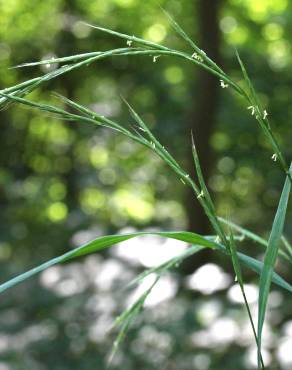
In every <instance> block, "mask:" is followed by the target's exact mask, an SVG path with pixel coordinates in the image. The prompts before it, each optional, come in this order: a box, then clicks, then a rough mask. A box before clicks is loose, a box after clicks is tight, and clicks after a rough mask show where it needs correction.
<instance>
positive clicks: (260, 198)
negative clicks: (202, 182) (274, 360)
mask: <svg viewBox="0 0 292 370" xmlns="http://www.w3.org/2000/svg"><path fill="white" fill-rule="evenodd" d="M160 4H161V5H162V6H164V7H165V8H166V9H167V10H168V11H169V12H170V13H171V14H172V15H173V16H174V17H175V18H176V19H177V20H178V21H179V22H180V24H181V25H182V26H183V27H184V28H185V29H186V31H187V32H188V33H189V34H190V35H191V36H192V37H193V39H195V40H196V38H197V37H198V35H199V32H200V30H199V29H198V27H197V23H198V22H197V20H198V12H197V1H195V2H192V1H187V0H182V1H174V0H169V1H160ZM82 21H86V22H88V23H93V24H99V25H102V26H106V27H108V28H113V29H117V30H119V31H120V32H125V33H128V34H135V35H142V36H143V37H146V38H147V39H149V40H152V41H155V42H160V43H165V44H171V45H173V46H175V47H177V48H181V49H184V48H185V45H184V44H183V42H182V41H181V40H180V39H179V38H178V36H177V35H176V34H175V32H174V31H173V30H172V29H171V27H170V25H169V23H168V21H167V19H166V18H165V16H164V15H163V13H162V12H161V11H160V9H159V8H158V6H157V1H156V0H155V1H154V0H153V1H152V0H149V1H147V2H141V1H138V0H107V1H103V0H95V1H85V0H67V1H65V0H47V1H36V0H9V1H4V0H0V40H1V42H0V62H1V64H0V66H1V68H0V83H1V86H2V88H4V87H7V86H10V85H13V84H16V83H18V82H21V81H24V80H26V79H28V78H32V77H34V76H38V75H40V74H42V73H44V72H46V71H48V70H50V69H51V68H54V65H45V66H42V67H40V68H39V67H36V68H22V69H11V68H10V67H12V66H14V65H17V64H19V63H23V62H27V61H36V60H40V59H46V58H48V57H49V56H65V55H70V54H78V53H82V52H89V51H97V50H106V49H109V48H113V47H114V46H115V47H120V46H123V45H124V44H123V41H121V40H119V39H115V38H112V37H110V36H108V35H105V34H100V33H99V32H97V31H96V30H93V29H91V28H89V27H87V26H86V25H84V23H82ZM220 29H221V32H222V37H223V42H222V45H221V48H222V54H223V60H224V63H223V64H224V68H225V69H226V70H228V72H229V73H230V74H231V75H232V76H233V77H234V78H235V79H237V80H241V79H242V76H241V73H240V68H239V66H238V65H237V61H236V58H235V55H234V47H236V48H237V49H238V50H239V52H240V54H241V57H242V59H243V60H244V62H245V63H246V65H247V67H248V69H249V72H250V76H251V78H252V79H253V81H254V82H255V86H256V88H257V89H258V91H259V93H260V95H261V98H262V101H263V103H264V105H265V106H266V107H267V110H268V112H269V115H270V118H271V121H272V124H273V127H274V129H275V132H276V134H277V138H278V139H279V141H280V143H281V145H282V149H283V151H284V153H285V154H286V156H287V157H288V158H291V157H292V148H291V137H292V128H291V124H290V121H291V119H292V109H291V107H290V102H291V101H292V91H291V83H292V77H291V73H290V70H291V66H292V58H291V55H292V54H291V41H290V40H291V36H292V4H291V2H289V1H288V0H226V1H222V4H221V14H220ZM9 68H10V69H9ZM196 73H197V71H196V69H194V67H193V66H191V65H186V64H185V63H183V62H181V61H180V60H176V61H175V60H173V59H168V58H167V57H160V58H158V59H157V62H156V63H155V64H154V63H153V61H152V59H150V58H143V57H137V58H131V59H129V58H127V57H123V58H119V57H114V58H112V59H107V60H105V61H99V62H98V63H97V64H94V65H91V66H89V67H88V68H85V69H81V70H78V71H74V72H73V73H71V74H70V75H66V76H64V77H62V78H61V79H57V80H54V81H51V82H50V83H48V84H47V86H43V87H42V89H38V90H37V91H35V92H33V93H32V94H31V96H32V97H33V98H34V99H36V100H43V101H44V100H46V101H51V100H54V101H55V98H54V97H52V95H51V91H57V92H59V93H61V94H64V95H66V96H67V97H69V98H72V99H74V100H76V101H78V102H80V103H82V104H86V105H88V106H90V107H92V108H93V109H95V110H96V111H97V112H99V113H101V114H104V115H108V116H111V117H115V118H117V117H118V118H119V120H121V121H124V122H125V123H127V121H128V120H129V116H128V113H127V109H125V108H124V107H123V105H122V104H121V100H120V98H119V95H123V96H126V97H127V99H128V100H129V101H130V102H131V104H132V105H133V106H134V107H135V109H136V110H137V111H138V112H139V113H141V114H142V116H143V118H144V119H145V121H146V122H147V123H148V124H149V126H150V127H151V128H152V129H153V130H154V131H155V132H156V133H157V136H158V137H160V138H161V140H162V142H164V143H165V144H166V145H167V146H168V147H169V149H170V150H171V151H172V152H174V153H175V154H176V156H177V157H179V158H180V161H181V162H182V163H184V162H186V156H187V155H188V153H189V151H190V133H189V132H188V129H187V127H188V119H189V116H190V113H191V111H192V107H193V105H194V102H195V101H196V96H197V94H200V91H197V89H196V85H197V81H196ZM246 108H247V107H246V106H245V105H243V102H242V101H241V100H240V99H239V98H238V97H236V96H234V95H231V94H229V92H228V91H226V90H222V91H221V94H220V103H219V105H218V114H217V122H216V130H215V131H214V132H213V133H212V136H211V138H210V142H209V144H208V145H210V148H211V149H212V150H213V151H214V152H215V158H214V162H213V166H212V167H213V168H212V174H211V176H210V178H209V181H208V183H209V186H210V189H211V191H212V193H213V194H214V197H215V201H216V204H217V207H218V210H219V213H220V214H221V215H223V216H224V217H225V216H227V217H228V218H231V219H233V220H235V221H237V222H239V223H241V224H242V225H246V226H248V227H251V228H252V229H253V230H254V231H257V232H259V233H261V235H264V236H265V234H266V232H267V230H269V228H270V225H271V223H272V219H273V214H274V211H275V208H276V206H277V203H278V199H279V192H280V190H281V187H282V182H283V175H282V173H281V171H280V170H279V169H278V168H277V166H276V165H275V164H274V162H273V161H272V160H271V158H270V154H269V153H270V152H269V150H267V149H268V144H267V142H266V140H265V138H264V137H263V136H262V134H261V133H260V131H259V130H258V127H257V126H256V125H255V123H254V121H253V120H252V118H251V117H250V115H249V114H248V112H247V110H246ZM1 116H2V119H1V136H0V144H1V145H0V158H1V162H0V204H1V216H0V217H1V222H0V266H1V273H0V275H1V279H2V280H4V279H6V278H7V277H8V276H11V275H12V274H15V273H18V272H20V271H22V270H24V269H26V268H27V267H28V266H32V265H34V264H37V263H38V262H41V261H44V260H46V259H48V258H50V257H53V256H55V255H56V254H60V253H63V252H65V251H66V250H68V248H69V247H72V246H73V245H74V236H76V235H77V234H78V233H80V231H81V230H91V233H92V236H96V235H99V234H104V233H108V232H115V231H117V230H120V229H121V228H124V227H128V226H133V227H136V228H138V229H139V228H145V227H163V228H168V229H176V228H177V229H180V228H184V227H186V224H187V214H186V211H185V207H184V203H183V199H184V192H185V189H184V186H183V184H181V183H180V182H178V181H177V179H175V178H174V177H173V176H172V174H171V173H170V172H169V171H168V170H167V169H166V168H165V166H164V165H163V164H162V163H161V161H160V160H159V159H158V158H156V157H154V155H153V154H151V153H149V152H147V150H146V149H144V148H142V147H139V146H138V145H136V144H133V143H130V142H129V141H128V140H127V139H125V138H123V137H120V136H118V135H115V134H114V133H112V132H108V131H105V130H103V129H102V130H96V129H95V128H93V127H89V126H88V127H84V126H81V125H78V123H71V122H60V121H57V120H56V119H55V118H53V117H49V116H44V115H41V114H39V113H38V112H35V111H31V110H26V109H23V108H21V107H18V106H13V107H10V108H9V109H7V110H5V111H2V112H1ZM174 137H175V138H176V139H175V140H173V138H174ZM288 219H291V207H290V210H288ZM194 231H195V230H194ZM286 234H287V236H288V238H289V237H290V238H291V237H292V228H291V225H290V224H289V223H288V224H287V228H286ZM78 235H79V234H78ZM145 248H147V245H145ZM246 248H248V250H249V252H250V253H255V254H256V253H257V251H254V246H253V245H246ZM99 258H100V259H99V260H98V261H99V262H98V263H101V262H100V261H101V260H103V258H105V257H104V256H103V257H99ZM218 258H219V257H218ZM111 259H112V257H111ZM106 261H107V260H106V259H104V263H107V262H106ZM92 263H93V262H92ZM221 263H222V264H223V266H224V263H223V262H222V261H221ZM97 265H98V264H97ZM74 266H75V265H72V268H74ZM76 266H77V264H76ZM98 266H99V265H98ZM225 268H227V269H229V268H230V266H225ZM80 269H82V267H81V265H79V264H78V268H77V267H76V273H80V271H79V270H80ZM129 269H130V268H129ZM280 269H281V271H282V274H283V275H284V276H286V277H288V273H289V271H288V266H285V265H281V266H280ZM134 270H135V269H134ZM123 272H124V270H123ZM175 275H176V278H177V279H178V281H180V279H181V277H180V275H179V274H178V273H176V274H175ZM290 275H291V274H290ZM124 280H125V281H127V276H125V277H124V278H122V277H121V281H119V282H118V285H117V286H118V287H120V286H122V285H123V284H122V283H124V284H126V283H125V282H124ZM181 287H182V286H181ZM109 292H110V291H109ZM111 294H113V297H116V298H115V300H114V298H112V297H111ZM115 294H116V295H114V293H108V294H106V293H105V292H103V291H102V289H101V293H100V295H101V296H102V297H104V299H106V300H107V301H106V303H103V304H104V306H105V311H107V310H110V311H111V315H113V314H117V313H118V312H120V309H121V304H120V303H119V304H117V302H120V301H119V300H121V299H122V297H123V295H122V294H120V293H117V292H116V293H115ZM220 294H221V296H222V293H220ZM96 295H97V293H96V292H95V291H94V288H93V287H92V285H90V284H89V285H88V286H87V288H86V289H85V290H84V292H82V294H81V293H80V294H79V295H78V294H77V295H76V297H70V298H66V297H65V298H64V297H63V296H62V297H61V298H60V297H59V296H58V295H57V294H54V293H52V292H51V291H50V290H48V289H46V287H44V286H41V285H40V282H39V281H38V282H37V281H33V282H31V283H27V284H25V285H24V286H23V287H20V288H17V289H15V291H14V292H13V293H11V292H9V293H7V294H5V295H3V296H2V297H1V302H0V304H1V308H2V310H3V315H2V319H1V320H0V359H1V361H2V362H3V365H2V364H1V361H0V369H1V370H2V368H3V370H5V369H6V368H7V369H10V368H11V369H16V370H18V369H24V370H25V369H52V368H54V370H58V369H62V370H63V369H64V370H65V369H69V368H70V369H71V368H74V369H93V368H95V369H103V368H104V366H105V365H104V364H103V363H104V359H105V353H106V351H107V350H108V349H109V347H110V343H111V340H112V338H111V337H110V336H108V337H104V338H103V337H102V335H101V339H100V342H99V340H92V338H91V339H90V336H89V339H88V338H87V334H88V331H87V330H88V328H89V327H90V323H92V322H93V321H94V318H95V315H96V314H97V311H94V310H93V312H91V311H90V312H89V313H88V312H87V311H86V309H85V308H84V306H83V302H85V300H86V299H90V297H91V299H93V298H92V297H96ZM195 298H196V300H194V296H193V295H192V294H191V293H190V292H188V291H184V290H183V289H182V291H181V293H179V295H178V297H177V298H176V299H175V300H174V302H173V304H172V303H171V307H168V308H165V307H164V306H162V307H161V308H155V310H154V309H153V311H150V312H147V313H146V314H145V317H143V318H141V319H139V320H140V321H138V324H139V325H137V326H135V328H134V330H133V331H131V332H130V334H129V342H128V343H132V344H131V345H132V347H131V348H133V347H135V346H136V348H142V349H141V353H140V352H138V353H136V352H135V351H134V350H132V349H130V350H128V352H127V349H124V352H122V353H121V354H120V356H121V358H122V360H123V361H122V360H121V361H122V363H123V365H119V366H118V365H117V368H120V369H121V368H123V369H124V368H125V369H138V368H141V369H150V368H153V366H154V365H155V366H157V364H158V365H159V366H161V368H163V366H165V369H169V370H170V369H191V368H194V369H199V370H200V369H202V370H204V369H207V368H210V369H211V368H212V369H219V368H220V369H233V368H234V366H233V365H232V364H234V363H235V361H239V363H238V366H236V368H237V369H245V368H246V367H245V366H247V365H245V364H244V362H243V360H241V357H240V356H241V350H240V346H238V345H234V346H232V347H230V348H231V349H230V348H229V347H228V348H229V349H225V352H224V350H223V351H222V352H220V351H219V352H216V350H215V349H214V348H213V349H212V351H213V352H212V356H211V357H212V361H213V362H212V363H211V364H210V363H209V362H208V361H209V357H206V356H207V355H206V353H205V352H204V351H203V352H202V353H201V356H203V357H201V362H200V361H199V360H196V361H197V362H193V361H195V360H193V359H192V356H193V348H192V347H191V346H190V345H189V344H186V343H185V340H184V338H186V337H187V335H189V334H190V332H191V331H194V329H199V328H200V326H201V323H200V322H199V321H200V320H199V318H198V316H196V317H194V313H195V312H196V309H198V308H199V307H200V305H202V304H204V302H205V301H206V298H205V297H202V296H200V295H199V294H197V295H195ZM221 298H222V299H223V297H221ZM96 299H97V298H96ZM208 299H209V298H208ZM213 299H214V300H216V302H217V303H216V304H219V303H218V301H217V298H213ZM114 302H116V306H115V307H114V309H112V308H110V307H112V306H113V305H114ZM214 302H215V301H214ZM220 304H221V303H220ZM93 305H94V304H93ZM97 306H98V305H97ZM163 310H164V311H163ZM167 310H169V313H168V314H167ZM85 311H86V312H87V313H86V314H85ZM172 311H174V312H172ZM222 311H223V312H229V313H230V315H231V316H232V317H235V320H238V315H239V312H241V311H240V310H239V309H237V310H235V308H232V307H230V304H229V303H227V302H225V308H224V310H223V308H222ZM290 312H291V304H290ZM288 314H289V306H288V307H286V308H285V307H283V308H282V311H281V313H278V315H280V318H278V322H277V320H276V322H275V324H277V325H280V324H281V323H282V322H284V321H285V317H286V316H287V315H288ZM5 315H6V316H5ZM159 315H161V316H159ZM172 315H173V316H172ZM226 316H228V315H226ZM3 317H4V319H3ZM5 317H8V318H7V319H5ZM160 317H162V318H163V319H161V321H160V322H159V320H160ZM172 317H173V318H175V319H173V318H172ZM149 322H150V324H149ZM104 323H105V324H104V325H107V326H108V327H109V326H110V322H109V317H106V316H105V318H104ZM143 324H145V326H143ZM38 325H39V327H38ZM42 325H43V328H42ZM149 325H150V326H149ZM141 326H142V330H144V334H145V332H146V334H145V335H146V336H149V335H150V337H151V335H154V334H153V332H155V331H159V330H160V331H162V332H163V331H165V333H166V332H167V333H168V334H165V335H166V336H167V335H168V337H167V338H168V339H167V340H168V341H175V337H176V336H177V337H178V338H182V340H183V343H184V345H183V344H181V343H180V342H179V341H177V342H176V343H175V345H172V346H169V347H167V348H172V349H171V350H169V352H167V351H166V352H165V353H166V355H164V357H163V356H162V357H163V358H162V359H161V358H160V359H159V360H157V361H158V362H157V363H154V364H153V363H152V362H151V350H150V349H149V348H148V347H147V345H146V347H145V348H144V347H143V345H145V343H144V344H143V345H142V344H141V343H140V347H139V343H138V344H137V341H139V340H140V341H142V339H141V338H143V333H142V334H141V330H140V328H141ZM44 328H45V329H44ZM149 328H150V329H151V330H152V332H151V330H150V329H149ZM34 330H35V332H36V333H42V330H43V332H46V330H47V333H49V334H48V335H47V337H46V338H47V339H46V340H44V339H41V338H42V336H40V337H38V336H37V335H36V336H35V337H34V336H33V334H31V333H33V331H34ZM139 330H140V331H139ZM147 330H148V334H147ZM149 330H150V331H149ZM25 331H26V332H27V333H28V334H27V335H26V336H25V334H23V333H25ZM29 333H30V334H29ZM137 333H138V334H137ZM149 333H150V334H149ZM151 333H152V334H151ZM5 335H6V337H7V336H11V338H12V336H14V337H13V338H15V341H17V340H18V339H17V338H22V339H21V340H22V341H24V343H23V345H22V346H21V345H19V346H18V347H17V346H16V347H15V348H14V347H13V346H12V345H10V346H8V348H6V347H5V344H3V345H2V347H3V346H4V347H3V348H2V347H1V343H6V342H5ZM141 335H142V336H141ZM161 335H162V334H161ZM97 336H98V335H97ZM44 337H45V336H44ZM154 337H155V335H154ZM1 338H2V341H1ZM25 338H26V339H25ZM27 338H40V339H39V340H38V339H35V340H31V342H29V340H28V339H27ZM155 338H156V337H155ZM19 340H20V339H19ZM26 340H27V345H26V344H25V341H26ZM167 340H166V342H167ZM162 342H163V341H162ZM9 343H10V342H9ZM163 343H164V342H163ZM137 346H138V347H137ZM141 346H142V347H141ZM143 348H144V349H143ZM158 352H159V351H158ZM207 352H208V351H207ZM161 353H164V352H163V350H161V352H160V355H161ZM158 354H159V353H158ZM199 354H200V353H199ZM204 356H205V357H204ZM128 357H129V358H128ZM158 358H159V356H158ZM167 358H168V359H172V360H171V361H170V360H169V361H167ZM206 358H208V361H207V360H206ZM204 359H205V360H206V361H207V363H208V364H209V365H207V366H210V367H205V368H204V365H202V364H204V363H206V361H205V360H204ZM159 361H160V362H159ZM204 361H205V362H204ZM163 363H164V365H163V366H162V364H163ZM200 363H201V365H200ZM1 366H2V367H1ZM5 366H6V367H5ZM200 366H201V367H200ZM211 366H213V367H211Z"/></svg>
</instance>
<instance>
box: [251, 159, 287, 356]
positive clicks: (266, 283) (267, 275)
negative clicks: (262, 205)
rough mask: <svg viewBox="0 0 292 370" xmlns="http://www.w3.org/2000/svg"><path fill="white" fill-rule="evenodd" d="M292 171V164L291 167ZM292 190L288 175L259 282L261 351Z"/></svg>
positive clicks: (259, 337)
mask: <svg viewBox="0 0 292 370" xmlns="http://www.w3.org/2000/svg"><path fill="white" fill-rule="evenodd" d="M290 171H292V164H291V167H290ZM290 190H291V182H290V180H289V177H288V175H287V177H286V180H285V184H284V187H283V191H282V194H281V198H280V201H279V205H278V209H277V212H276V215H275V218H274V222H273V226H272V231H271V234H270V238H269V242H268V247H267V250H266V253H265V258H264V266H263V269H262V272H261V275H260V284H259V307H258V339H259V351H260V349H261V339H262V330H263V325H264V320H265V313H266V308H267V302H268V297H269V291H270V285H271V280H272V274H273V268H274V265H275V263H276V259H277V255H278V250H279V245H280V240H281V236H282V234H283V228H284V222H285V218H286V210H287V205H288V200H289V194H290Z"/></svg>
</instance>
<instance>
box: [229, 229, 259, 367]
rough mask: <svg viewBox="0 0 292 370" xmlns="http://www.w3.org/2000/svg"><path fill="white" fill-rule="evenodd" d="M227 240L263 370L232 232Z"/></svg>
mask: <svg viewBox="0 0 292 370" xmlns="http://www.w3.org/2000/svg"><path fill="white" fill-rule="evenodd" d="M229 240H230V243H229V245H230V253H231V261H232V265H233V268H234V272H235V275H236V278H237V281H238V284H239V287H240V290H241V294H242V296H243V299H244V304H245V307H246V310H247V314H248V318H249V322H250V324H251V327H252V332H253V335H254V338H255V342H256V345H257V348H258V351H259V354H260V366H261V368H262V369H264V368H265V365H264V361H263V359H262V355H261V352H260V349H259V341H258V337H257V334H256V330H255V325H254V322H253V318H252V315H251V311H250V308H249V304H248V301H247V298H246V294H245V289H244V282H243V277H242V272H241V267H240V263H239V258H238V255H237V252H236V246H235V242H234V238H233V233H232V231H231V232H230V239H229Z"/></svg>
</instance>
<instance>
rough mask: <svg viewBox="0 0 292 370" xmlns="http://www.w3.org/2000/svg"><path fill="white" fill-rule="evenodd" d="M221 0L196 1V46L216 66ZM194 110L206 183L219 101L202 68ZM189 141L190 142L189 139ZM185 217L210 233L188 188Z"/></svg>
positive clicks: (192, 264)
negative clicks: (197, 28) (211, 139)
mask: <svg viewBox="0 0 292 370" xmlns="http://www.w3.org/2000/svg"><path fill="white" fill-rule="evenodd" d="M220 5H221V0H199V1H198V5H197V6H198V10H197V19H198V22H199V42H198V44H199V46H200V48H201V49H202V50H204V51H205V52H206V53H207V54H208V56H209V57H210V58H212V59H213V60H214V61H216V63H217V64H219V65H220V61H221V60H220V59H221V58H220V31H219V12H220ZM194 85H195V86H194V87H193V89H194V92H193V96H194V109H193V111H192V112H191V117H190V120H189V128H190V130H192V132H193V134H194V138H195V143H196V147H197V150H198V153H199V158H200V163H201V166H202V170H203V174H204V178H205V180H206V182H208V178H209V176H210V172H211V169H212V163H213V161H212V151H211V147H210V144H209V142H210V136H211V134H212V132H213V129H214V126H215V123H216V113H217V110H218V100H219V89H218V88H219V81H218V78H217V77H215V76H213V75H211V74H209V73H208V72H207V71H205V70H203V69H199V70H198V77H197V80H196V81H195V83H194ZM189 141H190V140H189ZM187 165H188V168H189V173H190V174H191V176H192V177H195V178H196V175H195V170H194V163H193V158H192V155H191V152H190V153H189V158H188V164H187ZM186 198H187V199H186V207H187V215H188V222H189V224H188V229H189V230H190V231H194V232H197V233H201V234H208V233H210V231H211V230H210V225H209V221H208V219H207V217H206V216H205V213H204V212H203V210H202V208H201V206H200V205H199V203H198V201H197V200H196V199H195V196H194V193H193V191H192V190H191V189H188V191H187V194H186ZM208 252H209V251H203V252H201V253H200V255H198V256H194V257H193V258H188V259H187V260H186V261H185V262H184V264H183V266H182V270H183V272H184V273H187V274H188V273H191V272H193V271H194V269H195V268H196V267H198V266H199V265H202V264H203V263H206V262H207V261H210V258H211V257H212V256H211V255H210V253H208Z"/></svg>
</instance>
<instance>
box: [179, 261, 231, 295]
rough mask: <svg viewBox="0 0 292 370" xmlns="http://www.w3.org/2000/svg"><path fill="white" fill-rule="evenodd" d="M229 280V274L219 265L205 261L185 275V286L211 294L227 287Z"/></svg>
mask: <svg viewBox="0 0 292 370" xmlns="http://www.w3.org/2000/svg"><path fill="white" fill-rule="evenodd" d="M231 281H232V278H231V276H230V275H229V274H227V273H226V272H224V271H223V270H222V268H221V267H219V266H218V265H215V264H214V263H207V264H205V265H204V266H202V267H199V268H198V269H197V270H196V271H195V272H194V273H193V274H191V275H190V276H188V277H187V279H186V286H187V287H188V288H189V289H193V290H197V291H199V292H201V293H203V294H212V293H214V292H216V291H217V290H222V289H225V288H227V287H228V286H229V285H230V283H231Z"/></svg>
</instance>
